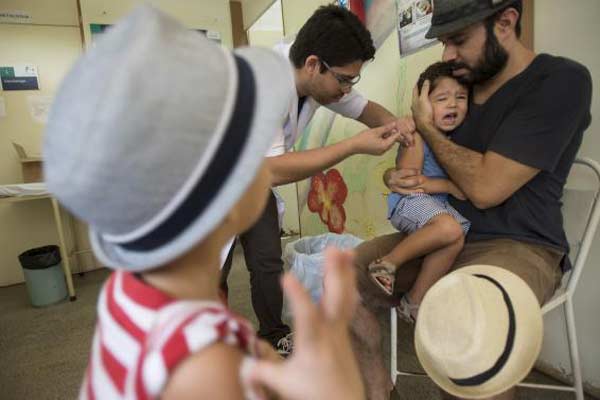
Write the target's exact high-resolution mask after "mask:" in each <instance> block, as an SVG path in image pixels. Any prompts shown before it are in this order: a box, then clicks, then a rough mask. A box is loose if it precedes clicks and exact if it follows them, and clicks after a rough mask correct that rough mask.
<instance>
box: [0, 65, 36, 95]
mask: <svg viewBox="0 0 600 400" xmlns="http://www.w3.org/2000/svg"><path fill="white" fill-rule="evenodd" d="M0 84H1V86H2V90H39V89H40V87H39V84H38V72H37V67H36V66H35V65H33V64H20V65H13V66H1V67H0Z"/></svg>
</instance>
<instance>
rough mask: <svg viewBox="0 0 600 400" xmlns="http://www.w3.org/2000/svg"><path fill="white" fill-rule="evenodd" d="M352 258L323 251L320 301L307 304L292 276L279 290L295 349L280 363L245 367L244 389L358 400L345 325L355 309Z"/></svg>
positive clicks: (300, 399)
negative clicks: (290, 320) (286, 300)
mask: <svg viewBox="0 0 600 400" xmlns="http://www.w3.org/2000/svg"><path fill="white" fill-rule="evenodd" d="M353 258H354V257H353V254H352V253H350V252H347V251H340V250H336V249H331V248H330V249H327V250H326V253H325V276H324V283H323V286H324V291H323V298H322V301H321V303H320V304H319V305H316V304H314V303H313V302H312V300H311V298H310V296H309V295H308V294H307V293H306V291H305V290H304V288H303V287H302V285H301V284H300V283H299V282H298V280H297V279H295V278H294V277H293V276H292V275H290V274H287V275H286V276H285V277H284V279H283V287H284V290H285V294H286V296H287V297H288V298H289V300H290V303H291V306H292V310H293V313H294V328H295V334H294V335H295V345H294V352H293V353H292V355H291V356H290V357H289V358H288V359H287V360H285V361H283V362H271V361H263V360H257V361H247V362H246V364H245V365H244V367H243V369H244V373H243V374H242V379H243V382H244V384H245V385H246V387H249V386H250V387H256V386H259V387H266V388H269V389H270V390H271V391H273V392H274V393H276V394H277V395H279V396H280V397H282V398H285V399H289V400H304V399H325V398H327V399H332V400H338V399H339V400H342V399H344V400H363V399H364V387H363V384H362V380H361V377H360V373H359V369H358V364H357V362H356V359H355V357H354V352H353V351H352V347H351V343H350V334H349V331H348V325H349V323H350V320H351V318H352V316H353V314H354V311H355V308H356V304H357V303H358V293H357V291H356V285H355V280H356V279H355V271H354V266H353V265H352V264H353Z"/></svg>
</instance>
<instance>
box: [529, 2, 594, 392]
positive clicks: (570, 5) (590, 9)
mask: <svg viewBox="0 0 600 400" xmlns="http://www.w3.org/2000/svg"><path fill="white" fill-rule="evenodd" d="M599 17H600V1H598V0H572V1H569V2H565V1H564V0H543V1H536V2H535V8H534V46H535V50H536V52H538V53H541V52H544V53H551V54H555V55H561V56H565V57H569V58H571V59H573V60H576V61H578V62H580V63H582V64H583V65H585V66H586V67H587V68H588V69H589V70H590V72H591V74H592V80H593V83H594V91H593V95H592V125H591V126H590V128H589V129H588V131H587V132H586V134H585V138H584V141H583V144H582V146H581V150H580V153H579V154H580V155H581V156H586V157H590V158H593V159H595V160H596V161H600V136H599V135H600V121H599V118H600V89H599V87H600V51H599V47H598V42H597V39H598V37H600V24H598V18H599ZM599 244H600V233H597V234H596V237H595V239H594V243H593V244H592V250H591V252H590V256H589V261H588V262H587V265H586V266H585V270H584V272H583V275H582V277H581V280H580V283H579V287H578V289H577V293H576V295H575V318H576V324H577V333H578V335H579V346H580V347H579V349H580V354H581V359H582V360H581V364H582V368H583V373H584V382H586V384H587V385H588V387H589V386H593V387H594V388H595V392H596V393H600V346H598V340H599V339H600V318H598V317H599V316H600V292H599V291H598V283H599V282H600V268H598V265H599V264H600V246H599ZM545 329H546V334H545V338H544V347H543V349H542V355H541V361H542V364H543V365H545V366H551V368H553V369H555V370H557V371H560V372H562V373H564V374H565V375H569V374H570V368H569V362H568V360H569V359H568V352H567V349H566V346H565V344H566V333H565V329H564V318H563V317H562V313H561V312H559V311H558V310H555V311H552V312H551V313H550V314H549V315H548V316H547V317H546V324H545Z"/></svg>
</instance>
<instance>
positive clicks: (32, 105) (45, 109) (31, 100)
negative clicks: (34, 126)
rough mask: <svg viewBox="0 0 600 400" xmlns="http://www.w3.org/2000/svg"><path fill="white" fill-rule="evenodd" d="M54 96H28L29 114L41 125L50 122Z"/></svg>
mask: <svg viewBox="0 0 600 400" xmlns="http://www.w3.org/2000/svg"><path fill="white" fill-rule="evenodd" d="M52 99H53V97H52V96H27V103H28V104H29V114H30V115H31V118H33V120H34V121H35V122H37V123H39V124H45V123H46V122H48V113H49V112H50V106H51V105H52Z"/></svg>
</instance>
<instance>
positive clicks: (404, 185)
mask: <svg viewBox="0 0 600 400" xmlns="http://www.w3.org/2000/svg"><path fill="white" fill-rule="evenodd" d="M426 179H427V177H425V176H423V175H421V173H420V171H418V170H416V169H413V168H404V169H389V170H387V171H386V172H385V174H384V177H383V180H384V183H385V185H386V186H387V187H388V188H389V189H390V190H391V191H392V192H396V193H400V194H405V195H406V194H415V193H423V192H424V189H423V185H424V184H425V181H426Z"/></svg>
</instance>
